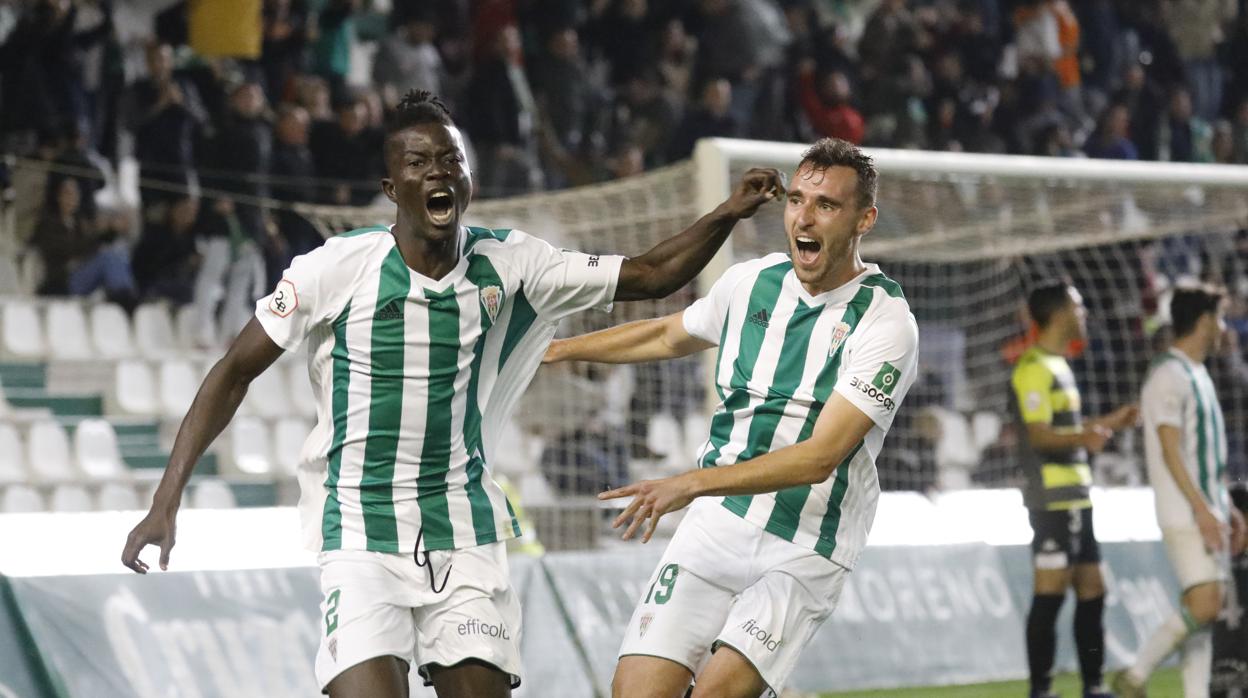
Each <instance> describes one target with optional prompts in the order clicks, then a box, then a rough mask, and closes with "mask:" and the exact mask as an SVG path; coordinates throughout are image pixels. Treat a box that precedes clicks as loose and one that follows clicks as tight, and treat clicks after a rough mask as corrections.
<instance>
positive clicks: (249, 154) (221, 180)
mask: <svg viewBox="0 0 1248 698" xmlns="http://www.w3.org/2000/svg"><path fill="white" fill-rule="evenodd" d="M267 109H268V106H267V105H266V104H265V101H264V91H263V90H262V89H261V88H260V85H259V84H258V83H255V82H243V83H240V84H238V85H237V86H235V87H234V88H233V89H232V90H230V103H229V112H228V113H227V114H226V116H225V118H224V119H223V123H222V124H221V125H220V128H219V129H218V131H217V134H216V138H215V139H213V148H212V153H213V156H212V158H211V164H212V168H213V170H214V172H213V177H212V178H211V179H210V180H209V181H210V183H211V188H212V189H214V190H216V191H220V192H228V193H230V194H238V195H240V196H239V198H238V206H237V215H238V220H239V223H240V224H241V225H242V226H243V230H245V231H246V232H247V234H249V235H251V236H252V237H254V238H257V239H258V238H259V237H260V236H262V235H263V232H264V219H263V216H262V213H261V209H260V205H261V204H260V202H261V201H262V200H264V199H267V198H269V167H270V163H271V161H272V157H273V129H272V126H270V124H269V122H268V121H267V120H266V118H265V117H266V112H267Z"/></svg>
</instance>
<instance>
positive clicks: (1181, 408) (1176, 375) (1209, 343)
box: [1114, 287, 1244, 698]
mask: <svg viewBox="0 0 1248 698" xmlns="http://www.w3.org/2000/svg"><path fill="white" fill-rule="evenodd" d="M1224 310H1225V307H1224V303H1223V295H1222V292H1221V291H1218V290H1216V289H1212V288H1207V287H1192V288H1180V289H1177V290H1176V291H1175V292H1174V296H1173V297H1172V298H1171V300H1170V322H1171V327H1172V329H1173V330H1174V344H1173V345H1172V346H1171V347H1170V349H1169V350H1168V351H1166V352H1165V353H1164V354H1162V355H1161V356H1160V357H1158V358H1157V360H1156V361H1154V362H1153V366H1152V369H1151V370H1150V371H1149V373H1148V378H1147V379H1146V380H1145V381H1144V388H1143V390H1141V391H1140V403H1141V408H1142V411H1143V413H1144V456H1145V459H1146V460H1147V462H1148V479H1149V482H1151V483H1152V485H1153V490H1154V492H1155V499H1156V506H1157V524H1158V525H1159V526H1160V527H1161V537H1162V540H1163V541H1164V542H1165V544H1166V553H1167V554H1168V555H1169V557H1170V564H1171V565H1172V566H1173V567H1174V572H1175V575H1176V576H1177V577H1178V578H1179V584H1180V586H1181V587H1182V589H1183V598H1182V603H1181V606H1180V610H1179V611H1178V612H1176V613H1173V614H1171V616H1170V617H1169V618H1167V619H1166V621H1165V622H1164V623H1162V624H1161V627H1160V628H1158V629H1157V630H1156V631H1155V632H1154V633H1153V635H1152V636H1151V637H1149V638H1148V640H1147V641H1145V643H1144V646H1143V647H1142V648H1141V649H1140V654H1139V656H1138V657H1137V658H1136V661H1135V666H1133V667H1131V668H1130V669H1128V670H1126V671H1124V672H1122V673H1120V674H1118V675H1117V676H1116V677H1114V690H1115V691H1117V692H1118V695H1119V698H1137V697H1140V696H1143V695H1144V685H1145V684H1146V683H1147V681H1148V676H1149V674H1151V673H1152V671H1153V669H1155V668H1156V667H1157V665H1158V664H1160V663H1161V661H1162V660H1163V659H1165V658H1166V656H1167V655H1169V654H1170V652H1171V651H1172V650H1174V649H1175V648H1176V647H1178V646H1179V645H1180V644H1182V645H1183V695H1184V696H1186V697H1187V698H1200V697H1201V696H1208V695H1209V678H1210V674H1211V673H1212V663H1213V638H1212V633H1211V632H1210V630H1209V626H1210V624H1211V623H1213V621H1214V620H1215V619H1217V617H1218V612H1219V611H1220V610H1221V609H1222V598H1223V597H1222V594H1223V591H1224V590H1225V584H1226V582H1227V580H1228V579H1229V578H1230V558H1229V556H1228V555H1227V549H1228V548H1231V549H1232V550H1233V551H1234V552H1235V553H1236V554H1238V552H1239V551H1240V550H1242V549H1243V545H1244V519H1243V516H1242V515H1241V514H1240V513H1239V510H1238V509H1236V508H1235V506H1234V505H1233V504H1232V503H1231V498H1230V495H1229V494H1228V493H1227V489H1226V423H1225V422H1224V421H1223V420H1222V408H1221V407H1219V405H1218V395H1217V391H1216V390H1214V387H1213V381H1212V380H1211V379H1210V378H1209V372H1208V371H1206V370H1205V359H1206V358H1208V356H1209V355H1210V354H1211V353H1213V352H1215V351H1217V350H1218V349H1219V345H1220V344H1221V341H1222V335H1223V333H1224V332H1225V331H1226V322H1225V320H1223V317H1222V314H1223V312H1224ZM1228 532H1229V533H1230V536H1229V538H1230V540H1229V541H1228Z"/></svg>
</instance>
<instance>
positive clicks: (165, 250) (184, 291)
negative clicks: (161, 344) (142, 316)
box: [132, 196, 200, 305]
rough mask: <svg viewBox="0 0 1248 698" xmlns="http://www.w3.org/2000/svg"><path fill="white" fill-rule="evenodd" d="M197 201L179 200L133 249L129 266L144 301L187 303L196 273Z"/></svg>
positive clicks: (197, 261) (148, 227) (148, 228)
mask: <svg viewBox="0 0 1248 698" xmlns="http://www.w3.org/2000/svg"><path fill="white" fill-rule="evenodd" d="M198 218H199V200H198V199H196V198H195V197H193V196H181V197H178V198H176V199H174V200H173V202H172V203H171V204H170V205H169V207H168V208H167V209H166V210H165V217H164V220H162V221H160V222H159V223H156V224H154V225H149V226H147V228H146V229H144V231H143V235H142V236H141V237H140V238H139V242H138V244H137V245H135V247H134V253H133V255H132V264H133V267H134V278H135V281H136V282H137V283H138V288H139V293H140V295H141V296H142V297H143V299H144V300H159V299H163V300H168V301H171V302H173V303H174V304H177V305H183V304H185V303H189V302H190V300H191V293H192V290H193V289H194V287H195V276H196V273H197V271H198V269H199V262H200V259H199V254H198V253H197V251H196V247H195V226H196V222H197V220H198Z"/></svg>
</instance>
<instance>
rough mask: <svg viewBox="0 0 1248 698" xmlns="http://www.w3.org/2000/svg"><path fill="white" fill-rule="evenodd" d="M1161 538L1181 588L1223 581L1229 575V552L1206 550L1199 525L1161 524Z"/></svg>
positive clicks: (1227, 578) (1228, 577)
mask: <svg viewBox="0 0 1248 698" xmlns="http://www.w3.org/2000/svg"><path fill="white" fill-rule="evenodd" d="M1161 540H1162V541H1163V542H1164V543H1165V544H1166V555H1167V556H1169V558H1170V564H1171V566H1173V567H1174V576H1176V577H1178V578H1179V587H1180V588H1181V589H1182V590H1183V591H1187V590H1188V589H1191V588H1192V587H1195V586H1199V585H1201V584H1208V583H1210V582H1221V583H1226V581H1227V580H1229V579H1230V569H1231V558H1230V554H1229V553H1227V552H1225V551H1223V552H1221V553H1211V552H1209V549H1208V548H1206V547H1205V539H1204V537H1203V536H1201V535H1200V529H1198V528H1163V529H1162V530H1161ZM1227 545H1230V543H1229V541H1228V542H1227Z"/></svg>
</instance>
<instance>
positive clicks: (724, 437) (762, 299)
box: [701, 261, 793, 468]
mask: <svg viewBox="0 0 1248 698" xmlns="http://www.w3.org/2000/svg"><path fill="white" fill-rule="evenodd" d="M792 268H793V263H792V262H789V261H785V262H782V263H780V264H776V265H774V266H770V267H767V268H766V269H763V270H762V271H760V272H759V273H758V276H756V277H755V279H754V285H753V287H752V288H751V289H750V299H749V301H748V302H747V303H746V309H745V314H744V315H743V316H742V317H741V339H740V342H739V344H738V349H737V358H736V361H734V362H733V364H732V378H731V379H730V380H729V383H728V385H729V387H731V388H732V392H731V393H730V394H729V395H728V397H727V398H725V399H724V400H723V402H722V407H721V409H720V410H719V411H717V412H716V413H715V416H713V417H712V418H711V438H710V444H711V449H710V450H709V451H707V453H706V455H705V456H704V457H703V458H702V463H701V465H702V467H704V468H706V467H711V466H714V465H715V464H716V461H718V460H719V456H720V451H721V450H722V449H723V447H724V446H725V445H727V444H728V439H729V438H730V437H731V435H732V425H733V423H734V422H735V420H736V413H737V412H738V411H740V410H743V409H745V408H746V407H747V406H748V405H749V403H750V394H749V390H748V389H747V386H748V385H749V382H750V377H751V376H753V375H754V365H755V364H756V363H757V362H758V351H759V349H760V348H761V347H762V346H763V338H764V337H765V336H766V334H767V328H766V327H763V326H762V325H760V324H757V323H754V322H750V318H751V317H753V316H755V315H757V314H758V313H759V312H760V311H765V312H766V313H767V314H768V315H771V314H772V313H773V312H774V311H775V309H776V300H777V299H778V298H779V297H780V289H781V287H782V286H783V282H784V275H785V274H787V273H788V271H789V270H790V269H792ZM725 324H727V321H726V320H725ZM721 345H722V342H721Z"/></svg>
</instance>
